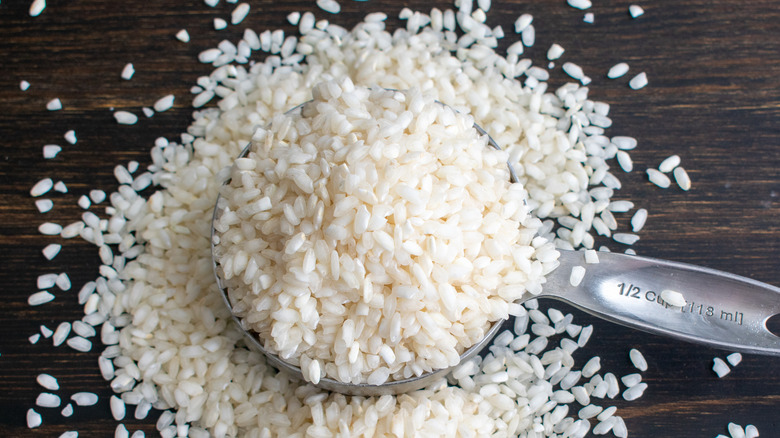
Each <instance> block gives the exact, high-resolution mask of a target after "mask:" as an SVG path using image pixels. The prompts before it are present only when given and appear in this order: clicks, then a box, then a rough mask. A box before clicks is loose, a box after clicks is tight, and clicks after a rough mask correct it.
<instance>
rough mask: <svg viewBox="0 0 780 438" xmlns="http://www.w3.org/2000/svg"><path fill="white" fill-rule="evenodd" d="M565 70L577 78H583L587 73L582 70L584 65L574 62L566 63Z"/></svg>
mask: <svg viewBox="0 0 780 438" xmlns="http://www.w3.org/2000/svg"><path fill="white" fill-rule="evenodd" d="M563 72H564V73H566V74H567V75H569V76H571V77H572V78H574V79H577V80H581V79H582V78H583V77H584V76H585V73H583V71H582V67H580V66H579V65H577V64H575V63H573V62H566V63H564V64H563Z"/></svg>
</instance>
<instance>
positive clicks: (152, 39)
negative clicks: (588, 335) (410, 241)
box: [0, 0, 780, 438]
mask: <svg viewBox="0 0 780 438" xmlns="http://www.w3.org/2000/svg"><path fill="white" fill-rule="evenodd" d="M29 3H30V1H29V0H28V1H26V2H25V1H18V2H13V1H9V2H5V1H4V2H2V4H0V53H2V54H3V57H2V60H0V65H1V66H2V68H0V70H1V71H2V75H0V145H1V146H0V148H2V149H1V150H2V154H1V157H0V158H1V160H0V178H2V185H0V193H2V195H1V196H0V211H1V212H2V217H3V220H2V221H0V234H1V235H2V239H0V245H1V247H0V260H1V261H2V263H1V265H0V266H2V269H1V270H0V284H2V294H3V299H4V302H5V305H4V307H5V308H4V311H3V312H2V316H1V317H0V318H2V325H0V354H1V356H0V435H2V436H8V437H18V436H59V434H60V433H62V432H63V431H66V430H79V431H80V435H79V436H82V437H92V436H95V437H98V436H100V437H105V436H113V435H112V434H113V431H114V428H115V427H116V422H115V421H114V420H113V419H112V418H111V414H110V412H109V408H108V397H109V395H110V394H111V391H110V390H109V388H108V386H107V384H106V383H105V382H103V380H102V379H101V377H100V375H99V372H98V368H97V364H96V358H97V356H98V354H99V353H98V351H93V352H90V353H77V352H74V351H73V350H71V349H70V348H68V347H65V346H61V347H59V348H52V346H51V340H48V339H46V340H41V341H40V342H39V343H38V344H36V345H30V343H29V342H28V340H27V338H28V336H30V335H32V334H34V333H36V332H37V331H38V327H39V326H40V325H41V324H46V325H47V326H48V327H50V328H55V327H56V325H57V324H58V323H59V322H60V321H63V320H70V321H73V320H75V319H78V318H79V317H80V316H81V312H80V308H79V306H78V305H77V304H76V300H75V291H77V290H78V289H79V288H80V287H81V285H82V284H83V283H84V282H86V281H89V280H91V279H94V278H95V276H96V275H97V266H98V263H99V261H98V257H97V255H96V253H97V252H96V250H95V248H94V247H92V246H91V245H89V244H87V243H84V242H81V241H78V240H69V241H65V242H60V239H59V238H55V237H48V236H43V235H40V234H39V233H38V231H37V227H38V225H39V224H40V223H42V222H44V221H48V220H51V221H54V222H61V223H69V222H71V221H73V220H75V219H77V218H78V217H79V215H80V214H81V212H82V210H81V209H80V208H79V207H78V206H77V205H76V201H77V199H78V197H79V196H80V195H81V194H84V193H86V192H87V191H88V190H89V189H90V188H95V187H98V188H102V189H104V190H106V191H111V190H113V189H114V188H115V187H116V182H115V181H114V179H113V175H112V173H113V167H114V165H116V164H118V163H127V162H128V161H129V160H137V161H139V162H140V163H141V164H142V165H146V164H148V163H149V162H150V160H149V157H148V151H149V149H150V148H151V145H152V144H153V141H154V139H155V138H156V137H158V136H167V137H171V138H172V137H175V136H177V135H178V133H180V132H183V130H184V129H185V128H186V126H187V125H188V121H189V120H190V117H191V111H192V109H191V108H190V107H189V103H190V94H189V88H190V87H191V86H192V85H193V84H194V82H195V80H196V79H197V77H198V76H201V75H204V74H208V73H209V72H210V71H211V67H210V66H208V65H205V64H200V63H198V62H197V60H196V57H197V54H198V53H199V52H200V51H201V50H204V49H206V48H210V47H214V46H215V45H216V44H217V43H218V42H219V41H221V40H222V39H225V38H227V39H230V40H233V41H237V40H238V39H239V38H240V35H241V32H242V31H243V29H244V27H245V26H247V25H248V26H251V27H253V28H255V29H259V30H263V29H267V28H271V29H273V28H278V27H281V28H283V29H285V31H293V27H292V26H290V25H289V24H288V23H287V22H286V21H285V20H284V17H285V16H286V15H287V13H289V12H291V11H294V10H299V11H305V10H311V11H315V12H316V14H317V17H318V18H328V19H330V20H332V21H333V22H335V23H338V24H341V25H344V26H347V27H350V26H352V25H354V24H355V23H356V22H357V21H358V20H359V19H360V17H362V16H363V15H364V14H365V13H366V12H370V11H378V10H384V11H388V12H389V13H388V15H390V16H391V19H389V20H388V22H389V23H390V24H391V25H392V26H396V25H397V24H398V23H399V21H398V20H397V19H396V18H395V17H397V14H398V11H399V10H400V8H401V7H402V6H404V5H405V3H404V2H402V1H398V0H384V1H371V2H368V3H363V2H355V1H352V0H341V4H342V8H343V10H344V13H342V14H341V15H338V16H331V15H329V14H326V13H324V12H322V11H320V10H317V9H316V6H315V5H314V4H313V3H314V2H303V1H295V2H272V1H270V0H264V1H262V2H259V3H254V4H253V6H252V11H251V13H250V15H249V17H248V18H247V19H246V20H245V21H244V23H242V24H241V25H239V26H229V27H228V29H226V30H223V31H215V30H214V29H213V26H212V20H213V18H215V17H222V18H227V19H228V20H229V14H230V11H231V10H232V8H233V5H230V4H226V3H225V2H224V1H223V2H221V4H220V5H218V6H217V7H216V8H210V7H208V6H206V5H204V4H203V2H202V1H198V0H187V1H178V2H142V1H126V2H114V1H108V0H80V1H58V0H50V1H49V6H48V7H47V8H46V9H45V10H44V11H43V13H42V14H41V15H40V16H39V17H37V18H32V17H30V16H29V15H28V13H27V9H28V7H29ZM475 3H476V2H475ZM493 3H494V5H493V8H492V10H491V11H490V13H489V18H488V20H489V24H491V25H496V24H501V25H503V27H504V30H505V31H506V33H507V35H508V38H507V39H505V40H503V41H502V42H501V48H502V49H504V48H506V47H507V46H508V44H509V43H510V42H513V41H515V40H516V37H517V36H516V35H515V34H514V33H513V22H514V20H515V18H516V17H517V16H518V15H519V14H521V13H523V12H527V13H531V14H533V16H534V17H535V19H534V25H535V26H536V30H537V40H536V45H535V46H534V47H533V48H532V49H530V50H528V51H527V53H528V55H529V56H530V57H531V58H532V59H534V60H535V61H536V62H537V63H540V64H541V65H544V64H546V61H545V54H546V51H547V48H548V47H549V46H550V44H552V43H553V42H556V43H558V44H560V45H562V46H563V47H564V48H565V49H566V53H565V54H564V57H563V59H562V61H563V60H566V61H573V62H576V63H578V64H579V65H581V66H582V67H583V68H584V69H585V72H586V74H589V75H591V76H592V77H593V79H594V81H593V84H592V85H591V87H590V88H591V98H593V99H596V100H603V101H605V102H608V103H609V104H610V105H611V108H612V110H611V117H612V119H613V121H614V126H613V128H611V129H610V131H611V134H612V135H631V136H635V137H636V138H638V139H639V143H640V147H638V148H637V149H636V150H635V151H634V152H633V153H632V156H633V158H634V163H635V167H636V169H637V170H635V171H634V172H633V173H630V174H623V173H622V172H620V171H617V173H618V174H619V176H620V178H621V180H622V181H623V185H624V188H623V189H622V190H621V191H620V192H619V195H618V198H620V199H628V200H632V201H634V202H636V204H637V205H638V206H642V207H645V208H647V209H648V210H649V212H650V218H649V220H648V224H647V226H646V227H645V229H644V230H643V231H642V233H641V235H642V240H641V241H640V242H639V243H638V244H637V245H636V246H635V247H636V250H637V251H638V252H640V253H641V254H644V255H648V256H655V257H661V258H668V259H672V260H678V261H684V262H689V263H695V264H700V265H704V266H709V267H712V268H716V269H721V270H727V271H731V272H734V273H736V274H739V275H744V276H748V277H751V278H754V279H757V280H760V281H764V282H768V283H772V284H775V285H780V262H778V255H780V197H778V196H779V195H780V173H779V172H778V169H780V120H779V118H780V2H777V1H760V0H751V1H746V2H735V1H730V0H711V1H703V0H678V1H672V0H665V1H661V0H659V1H653V2H650V1H646V2H641V3H640V4H641V5H642V6H643V7H644V8H645V10H646V13H645V15H643V16H641V17H640V18H638V19H635V20H632V19H631V18H630V17H629V15H628V12H627V8H628V5H629V4H630V2H627V1H616V0H599V1H594V3H595V6H594V7H593V8H592V9H591V10H590V11H591V12H593V13H594V14H595V23H594V24H586V23H583V21H582V16H583V12H582V11H578V10H575V9H573V8H571V7H568V6H567V5H566V4H565V2H564V1H563V0H556V1H542V2H538V1H537V2H531V1H527V2H522V1H517V0H515V1H511V2H506V1H504V2H502V1H498V0H494V2H493ZM432 6H438V7H440V8H446V7H447V6H448V5H447V3H446V2H442V1H434V2H429V3H426V4H425V7H426V8H427V7H432ZM182 28H186V29H187V30H188V31H189V33H190V35H191V36H192V41H191V42H190V43H189V44H184V43H182V42H179V41H178V40H176V39H175V38H174V34H175V33H176V32H177V31H178V30H179V29H182ZM620 61H626V62H628V63H629V64H630V65H631V72H630V73H629V75H628V76H626V77H624V78H622V79H619V80H614V81H612V80H608V79H606V77H605V73H606V71H607V70H608V68H609V67H610V66H612V65H613V64H615V63H617V62H620ZM128 62H132V63H133V64H134V66H135V70H136V73H135V76H134V77H133V78H132V80H130V81H125V80H123V79H121V78H120V72H121V71H122V68H123V67H124V65H125V64H126V63H128ZM640 71H645V72H647V75H648V77H649V82H650V84H649V85H648V86H647V87H646V88H645V89H642V90H639V91H633V90H631V89H629V88H628V87H627V85H626V84H627V81H628V78H630V77H631V76H633V74H636V73H638V72H640ZM565 79H566V78H565V77H564V76H563V74H562V73H561V69H560V62H559V63H558V66H557V67H556V68H555V70H554V71H553V72H552V78H551V83H552V84H554V85H555V84H558V85H560V84H562V83H563V81H564V80H565ZM21 80H27V81H29V82H30V83H31V84H32V85H31V87H30V89H29V90H28V91H26V92H22V91H20V90H19V82H20V81H21ZM168 93H173V94H175V95H176V105H175V108H174V109H172V110H170V111H168V112H166V113H163V114H157V115H155V116H154V117H153V118H151V119H145V118H144V117H143V116H141V121H140V122H139V123H138V124H137V125H135V126H120V125H117V124H116V122H115V121H114V120H113V117H112V113H111V111H110V110H111V109H112V108H117V109H130V110H133V111H134V112H136V113H137V114H141V111H140V109H141V107H142V106H151V105H152V104H153V103H154V102H155V101H156V100H157V99H158V98H160V97H162V96H164V95H166V94H168ZM55 97H59V98H60V99H61V100H62V102H63V104H64V109H63V110H61V111H56V112H49V111H46V109H45V106H46V102H48V101H49V100H50V99H52V98H55ZM69 129H74V130H75V131H76V133H77V135H78V139H79V141H78V143H77V144H75V145H70V144H67V143H66V142H65V141H64V140H63V134H64V133H65V131H67V130H69ZM49 143H56V144H60V145H62V146H63V151H62V152H61V153H60V155H59V156H58V157H57V158H55V159H53V160H44V159H43V158H42V156H41V147H42V146H43V145H44V144H49ZM674 153H677V154H679V155H680V156H681V157H682V162H683V165H684V166H685V167H686V168H687V169H688V170H689V172H690V175H691V178H692V179H693V188H692V190H691V191H690V192H689V193H684V192H682V191H681V190H679V189H678V188H674V187H673V188H670V189H667V190H661V189H659V188H657V187H655V186H653V185H651V184H650V183H648V182H647V181H646V177H645V175H644V169H645V168H647V167H655V166H657V165H658V164H659V163H660V161H661V160H662V159H664V158H665V157H667V156H669V155H671V154H674ZM43 177H52V178H54V179H55V181H56V180H62V181H64V182H65V183H66V184H67V187H68V189H69V191H68V193H67V194H54V195H53V196H51V197H52V199H54V202H55V207H54V210H53V211H52V212H50V213H47V214H46V215H41V214H39V213H38V212H37V211H36V209H35V205H34V200H33V199H32V198H31V197H30V196H29V190H30V188H31V187H32V186H33V184H34V183H35V182H36V181H38V180H39V179H41V178H43ZM627 221H628V217H623V218H621V222H622V223H623V224H624V225H625V224H626V223H627ZM51 242H60V243H63V245H64V247H63V250H62V253H61V254H60V255H59V256H58V257H57V258H55V259H54V260H53V261H47V260H45V259H44V258H43V257H42V255H41V249H42V248H43V247H44V246H45V245H46V244H48V243H51ZM612 246H613V247H618V245H616V244H613V245H612ZM48 272H68V273H69V274H70V278H71V279H72V281H73V285H74V291H72V292H68V293H64V292H60V293H57V295H58V297H57V299H56V300H55V301H54V302H52V303H49V304H46V305H43V306H40V307H34V308H33V307H30V306H28V305H27V297H28V296H29V295H30V294H31V293H33V292H35V291H36V290H37V289H36V285H35V280H36V277H37V276H38V275H39V274H43V273H48ZM576 320H577V321H579V322H581V323H593V324H594V325H595V326H596V336H594V340H592V341H591V345H589V347H588V348H587V350H586V352H585V353H583V354H582V355H580V356H578V357H579V358H580V359H582V360H585V359H587V356H585V355H595V354H598V355H600V356H601V358H602V364H603V367H604V369H605V370H610V371H613V372H615V373H616V374H617V375H618V376H620V375H623V374H627V373H629V372H632V368H631V366H630V364H629V362H628V349H629V348H630V347H636V348H639V349H640V350H641V351H643V352H644V354H645V356H646V357H647V359H648V362H649V363H650V369H649V370H648V371H647V372H646V373H644V381H646V382H648V383H649V385H650V386H649V388H648V390H647V392H646V393H645V396H644V397H643V398H641V399H639V400H638V401H635V402H632V403H628V402H624V401H623V400H617V399H616V400H615V401H614V404H615V405H617V406H618V407H619V413H620V414H621V415H622V416H623V417H624V418H625V419H626V422H627V424H628V427H629V431H630V434H631V436H632V437H642V438H645V437H666V436H677V437H714V436H716V435H717V434H719V433H722V434H726V433H727V432H726V425H727V423H728V422H730V421H733V422H736V423H739V424H742V425H746V424H749V423H752V424H755V425H757V426H758V429H759V430H760V432H761V436H766V437H771V436H780V435H779V434H780V432H778V426H780V421H779V419H780V359H778V358H765V357H758V356H747V355H746V356H745V358H744V360H743V362H742V363H741V364H740V365H739V366H737V367H735V368H734V369H733V370H732V372H731V373H730V374H729V375H728V376H726V377H725V378H723V379H718V378H717V377H716V376H715V374H714V373H713V372H712V370H711V366H712V359H713V357H715V356H719V357H724V356H725V354H726V353H725V352H721V351H717V350H713V349H708V348H702V347H698V346H693V345H689V344H686V343H681V342H675V341H670V340H667V339H662V338H658V337H654V336H651V335H646V334H642V333H639V332H635V331H631V330H628V329H623V328H621V327H617V326H614V325H612V324H609V323H606V322H602V321H599V320H595V319H593V318H590V317H588V316H587V315H584V314H581V313H580V312H576ZM96 350H97V348H96ZM43 372H46V373H50V374H52V375H54V376H55V377H57V378H58V379H59V381H60V385H61V387H62V389H61V390H60V391H59V393H60V394H63V395H64V396H65V397H66V398H67V396H68V395H69V394H72V393H73V392H76V391H82V390H89V391H96V392H97V393H98V394H99V395H100V402H99V403H98V404H97V405H96V406H94V407H89V408H80V409H77V410H76V414H75V415H73V417H71V418H70V419H64V418H62V417H61V416H60V415H59V410H53V409H43V408H41V409H39V411H41V412H43V413H44V414H43V418H44V426H43V427H41V428H39V429H35V430H28V429H27V428H26V425H25V419H24V415H25V412H26V410H27V409H28V408H30V407H32V406H33V405H34V402H35V398H36V396H37V394H38V393H39V392H40V391H41V390H42V388H40V387H39V386H38V385H37V384H36V382H35V377H36V376H37V375H38V374H39V373H43ZM608 405H609V404H606V402H605V404H604V406H608ZM156 415H157V414H155V415H151V416H150V418H149V419H147V420H145V421H136V420H127V421H125V423H126V424H127V425H128V428H129V429H130V430H131V431H132V430H135V429H138V428H141V429H143V430H145V431H147V434H148V436H155V435H156V432H155V429H154V419H155V418H156Z"/></svg>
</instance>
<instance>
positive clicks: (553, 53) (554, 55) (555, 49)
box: [547, 43, 565, 61]
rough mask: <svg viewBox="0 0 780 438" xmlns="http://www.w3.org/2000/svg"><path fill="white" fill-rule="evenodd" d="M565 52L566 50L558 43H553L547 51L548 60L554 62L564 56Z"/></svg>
mask: <svg viewBox="0 0 780 438" xmlns="http://www.w3.org/2000/svg"><path fill="white" fill-rule="evenodd" d="M563 52H565V50H564V48H563V47H561V46H560V45H559V44H557V43H553V45H551V46H550V48H549V49H548V50H547V59H549V60H550V61H554V60H556V59H558V58H560V57H561V55H563Z"/></svg>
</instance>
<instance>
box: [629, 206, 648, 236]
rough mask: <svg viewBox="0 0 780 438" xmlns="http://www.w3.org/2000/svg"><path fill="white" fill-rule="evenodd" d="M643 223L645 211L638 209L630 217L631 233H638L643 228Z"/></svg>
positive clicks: (645, 217)
mask: <svg viewBox="0 0 780 438" xmlns="http://www.w3.org/2000/svg"><path fill="white" fill-rule="evenodd" d="M645 222H647V210H646V209H644V208H640V209H639V210H637V211H636V213H634V215H633V216H631V231H633V232H635V233H638V232H639V231H641V230H642V228H644V226H645Z"/></svg>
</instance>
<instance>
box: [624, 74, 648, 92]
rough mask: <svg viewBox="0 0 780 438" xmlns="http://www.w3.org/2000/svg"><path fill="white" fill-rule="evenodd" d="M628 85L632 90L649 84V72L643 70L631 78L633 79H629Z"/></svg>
mask: <svg viewBox="0 0 780 438" xmlns="http://www.w3.org/2000/svg"><path fill="white" fill-rule="evenodd" d="M628 86H629V87H631V89H632V90H639V89H642V88H645V86H647V73H645V72H642V73H639V74H638V75H636V76H634V77H633V78H631V80H630V81H628Z"/></svg>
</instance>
